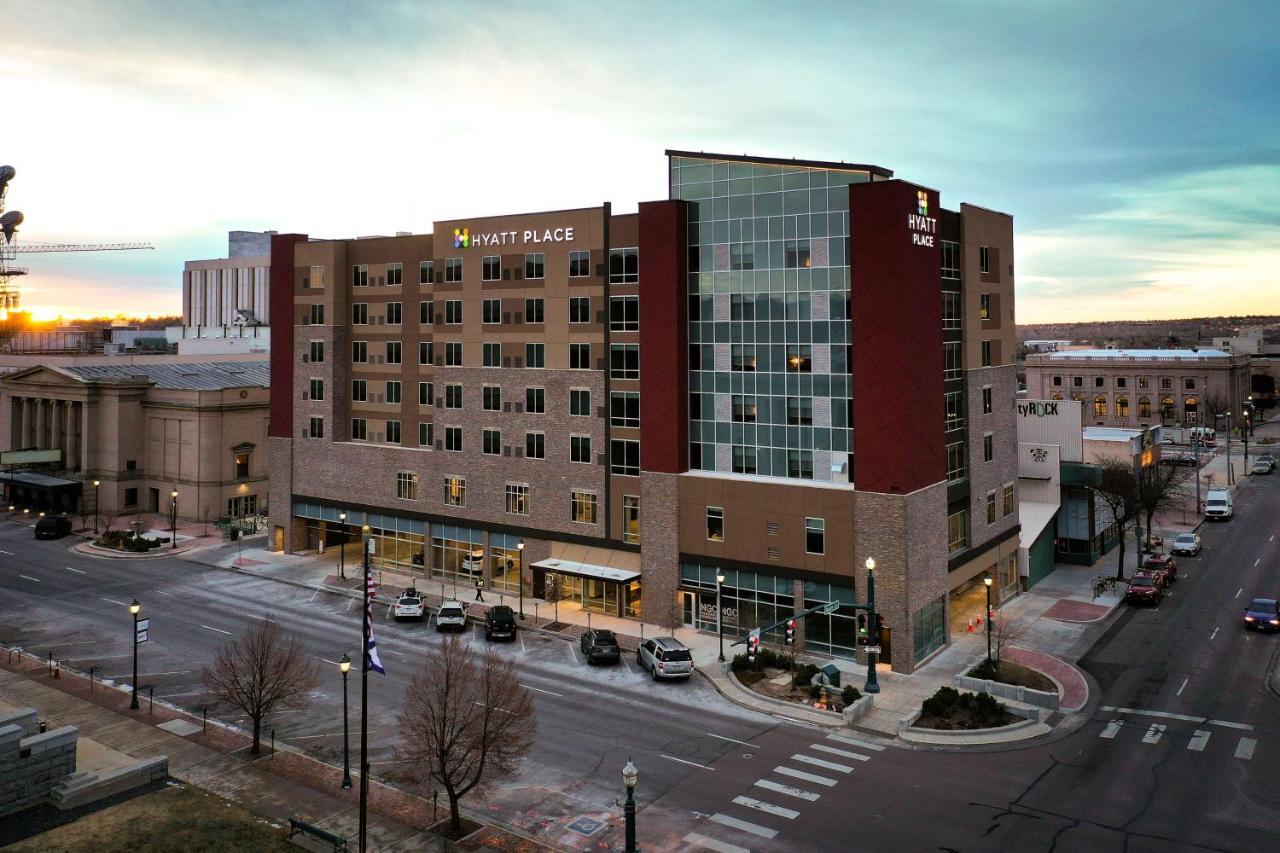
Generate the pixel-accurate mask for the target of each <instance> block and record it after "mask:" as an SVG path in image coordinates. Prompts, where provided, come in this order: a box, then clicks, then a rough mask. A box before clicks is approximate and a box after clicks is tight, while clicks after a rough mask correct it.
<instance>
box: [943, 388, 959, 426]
mask: <svg viewBox="0 0 1280 853" xmlns="http://www.w3.org/2000/svg"><path fill="white" fill-rule="evenodd" d="M943 399H944V401H945V409H946V420H945V421H944V422H943V429H946V430H953V429H959V428H960V427H962V426H964V392H963V391H948V392H947V393H946V395H945V397H944V398H943Z"/></svg>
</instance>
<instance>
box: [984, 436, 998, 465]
mask: <svg viewBox="0 0 1280 853" xmlns="http://www.w3.org/2000/svg"><path fill="white" fill-rule="evenodd" d="M995 458H996V440H995V436H993V435H992V434H991V433H989V432H988V433H985V434H984V435H983V436H982V461H983V462H990V461H991V460H993V459H995Z"/></svg>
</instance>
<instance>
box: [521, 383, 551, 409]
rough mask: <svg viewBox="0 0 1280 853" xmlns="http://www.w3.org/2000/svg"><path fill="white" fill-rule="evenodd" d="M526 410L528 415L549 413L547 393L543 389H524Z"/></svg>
mask: <svg viewBox="0 0 1280 853" xmlns="http://www.w3.org/2000/svg"><path fill="white" fill-rule="evenodd" d="M524 410H525V413H526V414H531V415H541V414H543V413H544V412H546V411H547V392H546V390H545V389H543V388H526V389H524Z"/></svg>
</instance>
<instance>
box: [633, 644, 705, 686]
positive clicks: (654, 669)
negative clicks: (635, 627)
mask: <svg viewBox="0 0 1280 853" xmlns="http://www.w3.org/2000/svg"><path fill="white" fill-rule="evenodd" d="M636 655H637V657H639V659H640V668H641V669H647V670H649V673H650V674H651V675H652V676H653V680H654V681H658V680H659V679H663V678H688V677H689V676H690V675H692V674H693V654H692V653H691V652H690V651H689V647H688V646H686V645H685V644H684V643H682V642H680V641H679V640H677V639H676V638H675V637H656V638H654V639H652V640H646V641H645V642H644V643H642V644H641V645H640V648H639V649H638V650H637V651H636Z"/></svg>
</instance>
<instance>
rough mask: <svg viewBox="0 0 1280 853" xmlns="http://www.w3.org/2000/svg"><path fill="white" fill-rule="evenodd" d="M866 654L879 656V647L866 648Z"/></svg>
mask: <svg viewBox="0 0 1280 853" xmlns="http://www.w3.org/2000/svg"><path fill="white" fill-rule="evenodd" d="M867 654H869V655H878V654H880V647H879V646H867Z"/></svg>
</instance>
